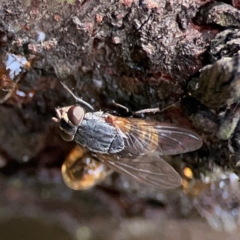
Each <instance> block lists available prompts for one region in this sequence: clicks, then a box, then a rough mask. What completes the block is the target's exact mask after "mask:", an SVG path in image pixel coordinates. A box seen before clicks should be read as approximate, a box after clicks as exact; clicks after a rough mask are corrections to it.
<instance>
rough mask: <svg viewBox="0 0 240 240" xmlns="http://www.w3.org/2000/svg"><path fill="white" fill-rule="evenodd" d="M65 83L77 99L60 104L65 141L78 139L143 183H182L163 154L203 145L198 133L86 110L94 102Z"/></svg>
mask: <svg viewBox="0 0 240 240" xmlns="http://www.w3.org/2000/svg"><path fill="white" fill-rule="evenodd" d="M62 85H63V86H64V88H65V89H66V90H67V91H68V92H69V93H70V94H71V95H72V96H73V97H74V98H75V100H76V103H77V104H76V105H71V106H67V107H62V108H57V109H56V114H57V118H53V120H54V121H55V122H58V123H59V128H60V129H61V136H62V138H63V139H64V140H65V141H72V140H74V141H75V142H76V143H78V144H79V145H80V146H82V147H83V148H84V149H85V150H86V152H87V153H88V154H90V155H91V157H94V158H95V159H97V160H99V161H101V162H102V163H104V164H105V165H106V166H108V167H109V168H111V169H113V170H115V171H117V172H119V173H122V174H125V175H127V176H131V177H133V178H134V179H136V180H137V181H139V182H141V183H144V184H148V185H151V186H155V187H159V188H165V189H168V188H174V187H177V186H179V185H181V177H180V176H179V174H178V173H177V172H176V171H175V170H174V169H173V168H172V167H171V166H170V165H169V164H168V163H167V162H165V161H164V160H163V159H162V157H161V156H162V155H175V154H180V153H185V152H191V151H194V150H196V149H198V148H200V147H201V145H202V140H201V138H200V137H199V136H198V135H197V134H196V133H194V132H193V131H191V130H189V129H185V128H182V127H178V126H175V125H173V124H170V123H160V122H157V121H148V120H143V119H137V118H122V117H117V116H114V115H111V114H109V113H105V112H102V111H99V112H86V110H85V109H87V108H88V109H90V110H93V109H92V107H91V105H89V104H88V103H86V102H84V101H83V100H82V99H80V98H78V97H76V96H75V95H74V94H73V93H72V92H71V91H70V90H69V89H68V88H67V87H66V86H65V85H64V84H62ZM80 105H82V106H84V108H83V107H81V106H80Z"/></svg>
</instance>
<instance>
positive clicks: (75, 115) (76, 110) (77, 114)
mask: <svg viewBox="0 0 240 240" xmlns="http://www.w3.org/2000/svg"><path fill="white" fill-rule="evenodd" d="M67 115H68V119H69V121H70V122H71V123H72V124H73V125H74V126H76V127H77V126H79V125H80V123H81V122H82V120H83V116H84V110H83V108H81V107H79V106H77V105H73V106H72V107H70V108H69V110H68V113H67Z"/></svg>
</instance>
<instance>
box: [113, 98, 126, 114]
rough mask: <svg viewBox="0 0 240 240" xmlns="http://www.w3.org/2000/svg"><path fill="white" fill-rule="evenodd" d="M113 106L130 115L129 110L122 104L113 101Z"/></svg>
mask: <svg viewBox="0 0 240 240" xmlns="http://www.w3.org/2000/svg"><path fill="white" fill-rule="evenodd" d="M112 104H113V105H114V106H116V107H119V108H122V109H124V110H125V111H126V112H127V113H129V109H128V108H127V107H125V106H123V105H122V104H120V103H116V102H115V101H114V100H112Z"/></svg>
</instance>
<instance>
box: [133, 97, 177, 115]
mask: <svg viewBox="0 0 240 240" xmlns="http://www.w3.org/2000/svg"><path fill="white" fill-rule="evenodd" d="M179 102H181V99H179V100H178V101H177V102H174V103H172V104H170V105H168V106H167V107H165V108H162V109H160V108H159V107H158V108H147V109H142V110H139V111H136V112H133V113H132V115H141V114H145V113H153V114H155V113H159V112H162V111H165V110H166V109H168V108H170V107H173V106H174V105H175V104H177V103H179Z"/></svg>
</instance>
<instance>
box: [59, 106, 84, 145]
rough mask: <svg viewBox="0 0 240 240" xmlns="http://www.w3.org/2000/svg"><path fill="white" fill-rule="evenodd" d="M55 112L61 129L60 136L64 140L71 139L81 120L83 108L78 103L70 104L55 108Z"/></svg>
mask: <svg viewBox="0 0 240 240" xmlns="http://www.w3.org/2000/svg"><path fill="white" fill-rule="evenodd" d="M56 114H57V121H58V122H59V128H60V129H61V137H62V138H63V140H65V141H72V140H73V139H74V136H75V134H76V132H77V129H78V127H79V125H81V123H82V121H83V118H84V115H85V111H84V109H83V108H82V107H80V106H78V105H71V106H67V107H62V108H58V109H56Z"/></svg>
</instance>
